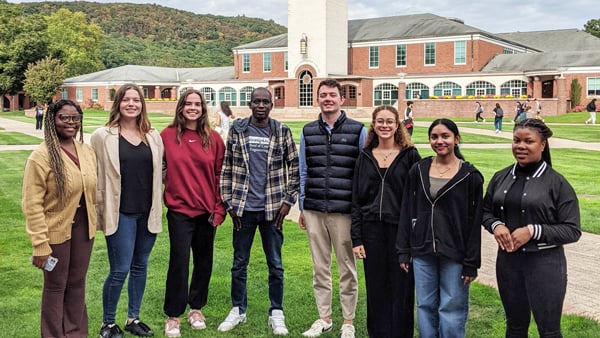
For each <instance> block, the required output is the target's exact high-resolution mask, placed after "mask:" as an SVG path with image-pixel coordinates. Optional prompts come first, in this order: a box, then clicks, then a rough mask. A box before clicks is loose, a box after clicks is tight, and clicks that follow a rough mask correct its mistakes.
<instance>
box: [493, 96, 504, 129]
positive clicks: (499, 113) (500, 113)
mask: <svg viewBox="0 0 600 338" xmlns="http://www.w3.org/2000/svg"><path fill="white" fill-rule="evenodd" d="M494 114H495V115H494V128H496V133H501V132H502V118H503V117H504V110H502V107H500V103H496V107H494Z"/></svg>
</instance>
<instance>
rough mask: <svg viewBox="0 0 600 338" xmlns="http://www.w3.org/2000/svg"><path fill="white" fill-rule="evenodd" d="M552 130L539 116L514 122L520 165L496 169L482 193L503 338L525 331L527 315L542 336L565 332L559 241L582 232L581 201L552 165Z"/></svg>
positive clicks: (564, 278)
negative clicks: (491, 242)
mask: <svg viewBox="0 0 600 338" xmlns="http://www.w3.org/2000/svg"><path fill="white" fill-rule="evenodd" d="M550 136H552V131H551V130H550V129H549V128H548V127H547V126H546V125H545V124H544V122H542V121H541V120H537V119H526V120H524V121H521V122H519V123H517V124H516V125H515V128H514V131H513V143H512V152H513V155H514V157H515V159H516V160H517V163H515V164H513V165H511V166H509V167H507V168H504V169H502V170H500V171H498V172H497V173H496V174H495V175H494V177H493V178H492V180H491V181H490V183H489V185H488V188H487V192H486V195H485V198H484V215H483V225H484V226H485V228H486V229H487V230H488V231H489V232H491V233H492V234H493V235H494V237H495V239H496V242H498V257H497V260H496V279H497V281H498V290H499V292H500V298H501V299H502V305H503V306H504V312H505V313H506V337H527V331H528V327H529V321H530V317H531V313H533V317H534V319H535V321H536V324H537V327H538V332H539V335H540V337H542V338H549V337H562V334H561V331H560V319H561V314H562V307H563V301H564V298H565V292H566V288H567V263H566V258H565V254H564V250H563V247H562V245H563V244H567V243H572V242H576V241H577V240H578V239H579V237H580V236H581V230H580V224H579V205H578V201H577V196H576V194H575V191H574V190H573V188H572V187H571V185H569V182H567V180H566V179H565V178H564V177H563V176H562V175H560V174H559V173H557V172H556V171H554V169H552V167H551V161H550V150H549V147H548V138H549V137H550Z"/></svg>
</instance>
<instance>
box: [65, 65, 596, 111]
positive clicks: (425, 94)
mask: <svg viewBox="0 0 600 338" xmlns="http://www.w3.org/2000/svg"><path fill="white" fill-rule="evenodd" d="M299 80H300V85H299V92H298V94H299V95H298V98H299V105H300V106H301V107H310V106H312V105H313V97H312V92H313V86H312V76H311V74H310V73H309V72H307V71H305V72H303V73H302V74H301V75H300V77H299ZM186 89H187V88H182V89H181V90H180V93H183V92H184V91H185V90H186ZM253 90H254V87H252V86H246V87H243V88H241V89H240V90H239V91H237V90H235V89H234V88H232V87H223V88H221V89H219V91H218V92H217V91H216V90H214V89H213V88H211V87H202V88H201V89H200V91H201V92H202V95H203V96H204V99H205V100H206V102H207V103H208V105H209V106H216V104H217V102H222V101H227V102H229V103H230V104H231V105H232V106H239V107H244V106H247V105H248V103H249V102H250V96H251V94H252V91H253ZM345 90H346V88H345ZM347 90H349V91H350V92H352V93H354V96H355V95H356V94H355V92H356V88H355V87H352V86H351V87H350V88H349V89H347ZM281 91H282V88H276V93H275V97H276V98H282V96H283V95H284V94H283V93H281ZM352 93H344V94H345V97H349V95H350V94H352ZM497 93H498V92H497V88H496V86H495V85H494V84H492V83H490V82H487V81H474V82H472V83H470V84H468V85H467V86H466V87H465V91H464V92H463V88H462V87H461V86H460V85H458V84H457V83H454V82H451V81H444V82H440V83H438V84H436V85H435V86H434V87H433V95H434V96H458V95H466V96H471V95H472V96H482V95H496V94H497ZM144 94H145V96H146V97H147V91H146V88H144ZM430 94H431V89H430V88H429V86H427V85H425V84H423V83H420V82H413V83H410V84H407V85H406V93H405V98H406V99H408V100H410V99H428V98H430ZM499 95H502V96H504V95H511V96H513V97H520V96H521V95H527V83H526V82H525V81H521V80H510V81H507V82H505V83H503V84H502V85H500V92H499ZM68 96H69V94H68V91H67V89H66V88H63V89H62V98H64V99H67V98H68ZM350 96H352V95H350ZM587 96H600V77H593V78H588V79H587ZM75 99H76V100H77V101H79V102H82V101H83V89H82V88H76V90H75ZM91 99H92V101H97V100H98V89H97V88H92V89H91ZM397 100H398V87H397V86H396V85H394V84H391V83H382V84H380V85H378V86H376V87H375V88H374V90H373V105H374V106H379V105H384V104H386V105H392V104H394V103H395V102H396V101H397Z"/></svg>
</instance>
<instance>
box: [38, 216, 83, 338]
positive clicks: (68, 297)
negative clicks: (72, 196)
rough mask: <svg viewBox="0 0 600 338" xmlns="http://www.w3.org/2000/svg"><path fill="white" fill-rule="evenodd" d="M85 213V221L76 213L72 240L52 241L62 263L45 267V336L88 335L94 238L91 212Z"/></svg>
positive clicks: (56, 255) (42, 333)
mask: <svg viewBox="0 0 600 338" xmlns="http://www.w3.org/2000/svg"><path fill="white" fill-rule="evenodd" d="M79 210H81V208H80V209H79ZM79 210H78V214H79ZM83 210H85V208H84V209H83ZM81 216H82V217H80V219H81V220H82V222H79V221H78V220H77V218H78V217H77V215H76V216H75V223H73V228H72V230H71V239H70V240H68V241H66V242H64V243H61V244H51V245H50V247H51V248H52V256H54V257H56V258H58V263H57V264H56V267H55V268H54V270H53V271H50V272H49V271H45V270H44V290H43V292H42V315H41V336H42V337H77V338H84V337H87V336H88V315H87V308H86V305H85V275H86V273H87V270H88V266H89V264H90V256H91V254H92V246H93V244H94V240H93V239H91V240H90V239H89V231H88V223H87V214H85V212H84V213H83V215H81Z"/></svg>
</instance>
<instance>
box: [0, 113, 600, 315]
mask: <svg viewBox="0 0 600 338" xmlns="http://www.w3.org/2000/svg"><path fill="white" fill-rule="evenodd" d="M488 124H489V125H490V129H489V130H487V129H486V130H484V129H477V128H468V127H464V126H462V125H461V127H460V130H461V132H464V133H473V134H480V135H490V136H497V137H504V138H508V139H511V138H512V133H511V132H510V131H509V130H512V127H510V126H509V125H507V126H506V127H505V130H506V131H505V132H503V133H501V134H496V133H494V131H493V130H492V129H493V124H491V123H488ZM417 125H419V126H423V127H428V126H429V124H428V123H426V122H417ZM0 127H1V128H3V129H4V132H19V133H24V134H28V135H31V136H35V137H39V138H43V133H42V131H40V130H35V128H34V125H33V124H30V123H24V122H18V121H14V120H11V119H6V118H1V117H0ZM590 127H591V128H594V127H595V126H590ZM0 132H2V131H0ZM598 132H599V134H600V128H598ZM84 139H85V140H86V142H89V135H87V134H86V135H84ZM550 146H551V148H578V149H585V150H594V151H600V142H595V143H585V142H579V141H571V140H565V139H557V138H551V139H550ZM35 147H37V145H18V146H3V145H0V151H6V150H32V149H34V148H35ZM418 147H419V148H429V145H428V144H423V145H418ZM461 147H464V148H488V149H489V148H506V149H510V144H509V143H507V144H480V145H474V144H472V145H470V144H464V145H461ZM0 158H1V155H0ZM298 216H299V211H298V207H297V204H296V205H295V206H294V207H293V208H292V210H291V212H290V214H289V215H288V217H287V218H288V219H290V220H292V221H294V222H297V221H298ZM496 251H497V244H496V242H495V241H494V237H493V236H492V235H491V234H489V233H488V232H487V231H485V230H484V231H483V233H482V251H481V269H480V270H479V278H478V279H477V281H478V282H480V283H483V284H486V285H490V286H493V287H496V275H495V274H496V272H495V265H496ZM565 252H566V255H567V262H568V273H569V283H568V287H567V295H566V299H565V305H564V312H565V313H570V314H577V315H583V316H587V317H590V318H593V319H595V320H596V321H599V322H600V291H599V290H600V287H599V284H600V236H599V235H593V234H589V233H584V234H583V235H582V237H581V239H580V240H579V241H578V242H577V243H574V244H569V245H566V246H565Z"/></svg>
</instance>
